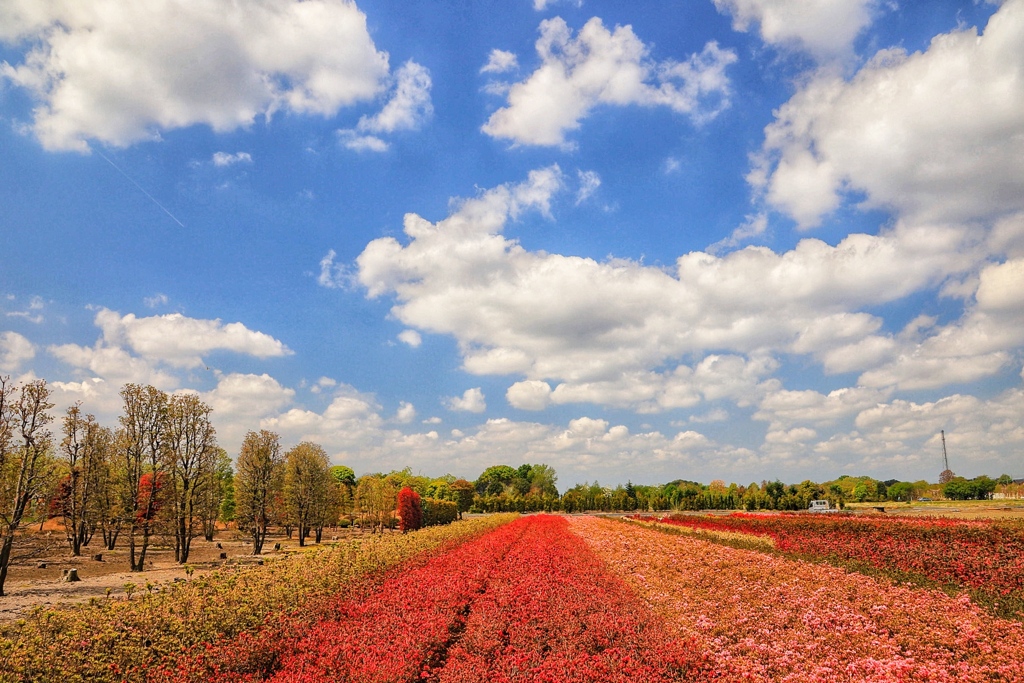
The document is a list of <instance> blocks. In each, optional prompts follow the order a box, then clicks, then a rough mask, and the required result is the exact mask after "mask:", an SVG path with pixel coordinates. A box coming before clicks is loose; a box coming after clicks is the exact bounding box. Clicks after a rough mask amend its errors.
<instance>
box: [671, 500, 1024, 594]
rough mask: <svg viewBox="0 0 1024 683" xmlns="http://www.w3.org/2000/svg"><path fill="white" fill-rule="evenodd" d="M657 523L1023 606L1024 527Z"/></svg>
mask: <svg viewBox="0 0 1024 683" xmlns="http://www.w3.org/2000/svg"><path fill="white" fill-rule="evenodd" d="M658 521H659V522H660V523H662V524H670V525H676V526H681V527H686V528H691V529H703V530H709V531H729V532H739V533H745V534H753V535H757V536H765V537H769V538H771V539H772V540H773V541H774V544H775V547H776V548H777V549H778V550H780V551H782V552H785V553H789V554H792V555H796V556H800V557H805V558H817V559H823V560H828V561H832V562H835V563H837V564H841V565H844V566H855V565H857V564H862V565H867V566H870V567H874V568H876V569H879V570H883V571H889V572H896V573H900V574H905V575H908V576H915V577H921V578H924V579H926V580H928V581H931V582H934V583H937V584H944V585H950V586H956V587H963V588H967V589H973V590H974V591H978V592H981V593H983V594H987V595H986V597H988V598H990V599H991V600H994V601H996V602H998V601H999V600H1000V599H1003V600H1004V601H1006V602H1007V603H1010V602H1012V603H1015V604H1017V603H1020V602H1024V525H1022V524H1021V523H1020V522H1019V521H1018V522H1009V521H1007V522H1000V523H993V522H991V521H987V520H952V519H943V518H917V519H908V518H906V517H885V516H883V515H878V516H870V517H867V516H853V515H808V514H750V513H734V514H731V515H727V516H710V515H694V516H688V515H674V516H670V517H664V518H660V519H659V520H658Z"/></svg>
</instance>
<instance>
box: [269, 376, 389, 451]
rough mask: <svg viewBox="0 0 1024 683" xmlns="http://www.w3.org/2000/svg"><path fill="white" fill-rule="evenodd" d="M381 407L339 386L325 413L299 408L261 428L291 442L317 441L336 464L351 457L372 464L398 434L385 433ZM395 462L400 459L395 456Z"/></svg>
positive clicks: (365, 396)
mask: <svg viewBox="0 0 1024 683" xmlns="http://www.w3.org/2000/svg"><path fill="white" fill-rule="evenodd" d="M383 425H384V419H383V418H382V417H381V416H380V405H379V404H378V403H377V402H376V400H374V398H373V397H372V396H369V395H367V394H363V393H360V392H359V391H357V390H356V389H355V388H353V387H351V386H348V385H339V386H338V388H337V391H336V393H335V396H334V398H333V399H332V401H331V403H330V405H328V406H327V408H326V409H325V410H324V411H323V412H322V413H317V412H315V411H312V410H308V409H304V408H300V407H296V408H292V409H290V410H288V411H286V412H284V413H280V414H278V415H274V416H271V417H267V418H264V419H262V420H261V421H260V427H261V428H263V429H270V430H272V431H276V432H278V433H279V434H281V436H282V439H284V440H285V441H288V442H292V443H295V442H299V441H316V442H317V443H320V444H322V445H323V446H324V448H326V449H327V450H328V452H330V453H332V454H335V456H336V457H335V461H338V460H339V459H340V460H342V461H344V460H346V459H347V457H348V456H349V455H354V457H356V458H360V459H363V461H364V462H367V463H369V462H370V461H371V459H372V458H373V457H374V456H375V455H377V454H379V452H380V450H379V449H380V446H381V443H382V442H383V441H384V440H385V439H386V438H394V437H395V435H396V434H397V433H395V432H387V431H385V430H384V427H383ZM392 457H394V458H395V462H398V461H399V460H401V458H399V457H398V453H397V452H394V453H392Z"/></svg>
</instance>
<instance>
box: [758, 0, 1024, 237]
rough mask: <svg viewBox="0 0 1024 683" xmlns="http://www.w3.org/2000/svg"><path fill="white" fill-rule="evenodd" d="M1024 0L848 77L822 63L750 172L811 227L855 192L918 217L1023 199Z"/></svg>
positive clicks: (1023, 203)
mask: <svg viewBox="0 0 1024 683" xmlns="http://www.w3.org/2000/svg"><path fill="white" fill-rule="evenodd" d="M1021 44H1024V0H1009V1H1008V2H1006V3H1004V4H1003V5H1002V6H1001V7H1000V8H999V10H998V11H997V12H996V13H995V14H994V15H992V17H991V19H990V20H989V22H988V25H987V26H986V28H985V30H984V33H983V34H980V35H979V33H978V31H977V30H976V29H974V28H964V29H958V30H956V31H953V32H951V33H948V34H940V35H938V36H936V37H935V38H933V39H932V42H931V44H930V45H929V47H928V49H927V50H925V51H923V52H916V53H913V54H907V53H906V52H904V51H903V50H900V49H890V50H884V51H882V52H879V53H878V54H877V55H875V57H874V59H872V60H871V61H870V62H869V63H867V64H866V65H865V66H864V67H863V68H861V69H860V70H859V71H858V72H857V73H856V74H855V75H854V76H853V78H852V79H851V80H849V81H847V80H844V78H843V77H842V76H841V75H837V74H835V73H834V72H832V71H822V72H821V73H819V74H818V75H817V76H816V77H814V78H811V79H809V80H808V82H807V83H805V84H804V85H802V86H801V87H800V88H799V90H798V91H797V93H796V94H795V95H794V96H793V97H792V98H791V99H790V100H789V101H788V102H787V103H785V104H784V105H783V106H782V107H780V108H779V110H778V111H777V116H776V120H775V121H774V122H773V123H771V124H770V125H769V126H768V127H767V128H766V129H765V142H764V146H763V149H762V152H761V154H760V155H759V159H758V161H757V163H756V164H755V168H754V170H753V171H752V173H751V174H750V177H749V178H750V181H751V182H752V183H753V185H754V186H755V187H756V188H757V189H758V190H759V191H762V192H764V193H765V196H766V198H767V200H768V202H769V203H770V204H771V205H772V206H774V207H775V208H776V209H778V210H779V211H782V212H784V213H786V214H788V215H790V216H792V218H793V219H794V220H796V221H797V223H798V224H799V225H800V226H801V227H803V228H810V227H814V226H816V225H818V224H819V223H820V222H821V220H822V218H823V216H825V215H827V214H829V213H830V212H831V211H833V210H835V209H836V208H837V207H839V206H840V204H841V202H842V200H843V197H844V196H846V194H845V193H847V192H854V193H858V194H862V195H863V197H864V199H863V201H862V204H863V206H865V207H881V208H885V209H888V210H892V211H895V212H897V213H898V215H900V216H901V217H902V218H903V219H904V220H906V221H908V222H911V223H915V224H922V225H923V224H929V223H932V224H949V223H953V222H967V221H990V220H996V219H999V218H1001V217H1003V216H1006V215H1009V214H1013V213H1015V212H1019V211H1021V210H1024V78H1021V76H1020V74H1021V73H1024V50H1021V49H1020V45H1021Z"/></svg>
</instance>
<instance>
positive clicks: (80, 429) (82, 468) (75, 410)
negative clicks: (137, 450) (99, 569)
mask: <svg viewBox="0 0 1024 683" xmlns="http://www.w3.org/2000/svg"><path fill="white" fill-rule="evenodd" d="M61 422H62V424H61V426H62V432H63V434H64V438H63V440H62V441H61V444H60V451H59V453H60V459H61V463H60V465H61V473H62V474H63V475H64V477H63V479H62V480H61V482H60V484H59V485H58V487H57V501H58V503H59V504H60V509H61V514H62V516H63V518H64V530H65V533H66V534H67V539H68V544H69V545H70V546H71V554H72V555H75V556H78V555H81V554H82V546H85V545H88V544H89V540H90V539H91V538H92V535H93V533H94V532H95V530H96V529H97V527H98V526H99V514H100V513H101V512H102V510H101V509H100V508H99V506H98V505H97V504H96V498H97V497H98V495H97V494H98V489H99V487H100V486H102V485H104V484H105V483H106V476H105V474H106V473H105V471H104V470H105V468H106V467H107V465H108V460H109V459H110V449H111V446H112V442H113V435H112V434H111V432H110V430H109V429H107V428H105V427H103V426H102V425H100V424H99V423H98V422H97V421H96V418H95V417H94V416H92V415H83V414H82V407H81V404H80V403H76V404H75V405H73V406H71V407H70V408H68V410H67V412H66V413H65V415H64V419H63V420H62V421H61Z"/></svg>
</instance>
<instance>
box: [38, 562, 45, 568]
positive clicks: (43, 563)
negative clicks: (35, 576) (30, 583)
mask: <svg viewBox="0 0 1024 683" xmlns="http://www.w3.org/2000/svg"><path fill="white" fill-rule="evenodd" d="M36 569H46V563H45V562H36Z"/></svg>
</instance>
